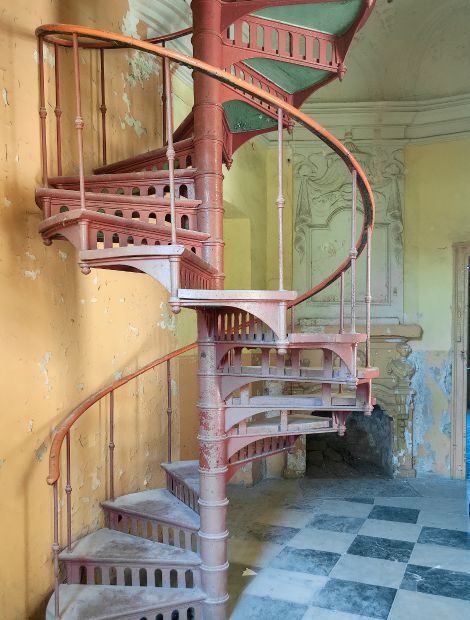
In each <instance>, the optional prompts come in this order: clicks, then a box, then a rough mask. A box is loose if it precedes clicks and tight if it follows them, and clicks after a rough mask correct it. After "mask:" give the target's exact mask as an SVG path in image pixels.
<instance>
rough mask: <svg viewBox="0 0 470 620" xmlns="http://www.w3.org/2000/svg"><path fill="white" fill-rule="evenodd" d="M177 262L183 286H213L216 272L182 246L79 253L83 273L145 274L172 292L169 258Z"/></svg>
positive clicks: (134, 247) (141, 247) (112, 249)
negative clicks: (84, 270) (90, 270)
mask: <svg viewBox="0 0 470 620" xmlns="http://www.w3.org/2000/svg"><path fill="white" fill-rule="evenodd" d="M174 257H176V258H178V259H179V261H180V281H181V282H182V283H184V284H185V286H191V285H193V286H194V287H197V288H198V289H200V288H201V286H206V287H207V288H210V287H212V286H214V278H215V276H216V275H217V272H216V270H215V269H214V268H213V267H212V266H211V265H209V264H208V263H206V262H205V261H204V260H202V258H199V256H196V254H195V253H194V252H191V251H190V250H188V249H187V248H185V247H184V246H183V245H155V246H148V245H147V246H145V245H140V246H128V247H126V248H108V249H104V250H84V251H82V252H80V254H79V261H80V264H81V266H82V270H83V269H84V268H85V269H88V270H89V268H91V267H98V268H100V269H117V270H120V271H137V272H141V273H146V274H148V275H150V276H152V278H155V280H158V281H159V282H160V283H161V284H162V286H164V287H165V288H166V289H167V290H168V291H171V280H170V265H169V262H170V261H169V260H168V259H170V258H174Z"/></svg>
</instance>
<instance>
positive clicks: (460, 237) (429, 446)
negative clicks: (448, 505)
mask: <svg viewBox="0 0 470 620" xmlns="http://www.w3.org/2000/svg"><path fill="white" fill-rule="evenodd" d="M469 156H470V140H456V141H453V142H445V143H436V144H425V145H409V146H408V147H407V148H406V157H405V164H406V177H405V191H406V196H405V227H404V229H405V314H406V317H405V319H406V321H407V322H409V323H418V324H419V325H421V326H422V328H423V338H422V340H420V341H416V342H413V343H410V344H412V347H413V353H412V354H411V356H410V358H409V359H410V361H411V362H412V363H414V364H415V366H416V373H415V375H414V377H413V381H412V387H413V389H414V390H415V398H414V428H413V434H414V453H415V460H416V470H417V473H418V475H425V474H438V475H442V476H449V475H450V448H451V446H450V436H451V425H452V402H451V399H452V299H453V291H452V287H453V247H452V246H453V244H454V243H456V242H467V243H468V242H470V218H469V216H468V205H469V203H470V185H469V183H468V171H467V164H466V162H468V158H469Z"/></svg>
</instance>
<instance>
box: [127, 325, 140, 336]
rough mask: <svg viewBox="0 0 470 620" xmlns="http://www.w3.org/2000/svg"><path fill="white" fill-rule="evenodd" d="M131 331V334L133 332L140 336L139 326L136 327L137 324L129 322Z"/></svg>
mask: <svg viewBox="0 0 470 620" xmlns="http://www.w3.org/2000/svg"><path fill="white" fill-rule="evenodd" d="M129 331H130V332H131V334H133V335H134V336H138V335H139V328H138V327H136V326H135V325H131V324H130V323H129Z"/></svg>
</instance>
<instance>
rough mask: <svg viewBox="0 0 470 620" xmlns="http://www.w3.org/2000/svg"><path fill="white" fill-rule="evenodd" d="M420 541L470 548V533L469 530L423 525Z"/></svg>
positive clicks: (456, 547) (457, 547)
mask: <svg viewBox="0 0 470 620" xmlns="http://www.w3.org/2000/svg"><path fill="white" fill-rule="evenodd" d="M418 542H419V543H428V544H432V545H442V546H444V547H454V548H455V549H468V550H470V533H469V532H468V531H466V532H462V531H460V530H447V529H443V528H436V527H423V529H422V530H421V534H420V535H419V538H418Z"/></svg>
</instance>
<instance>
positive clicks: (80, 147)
mask: <svg viewBox="0 0 470 620" xmlns="http://www.w3.org/2000/svg"><path fill="white" fill-rule="evenodd" d="M72 37H73V68H74V75H75V109H76V117H75V128H76V130H77V144H78V165H79V177H80V208H81V209H85V171H84V161H83V126H84V123H83V118H82V104H81V93H80V58H79V51H78V35H77V33H75V32H74V33H73V35H72Z"/></svg>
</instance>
